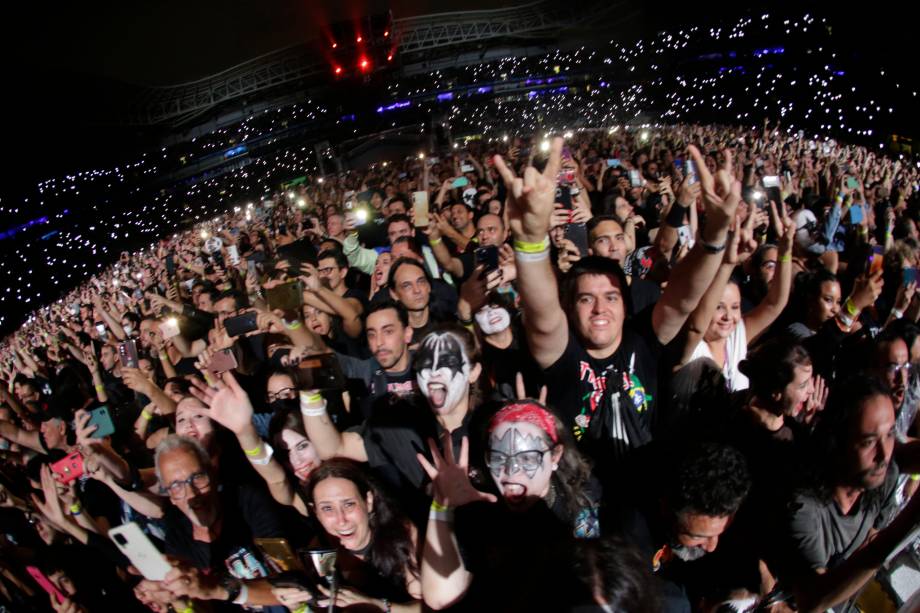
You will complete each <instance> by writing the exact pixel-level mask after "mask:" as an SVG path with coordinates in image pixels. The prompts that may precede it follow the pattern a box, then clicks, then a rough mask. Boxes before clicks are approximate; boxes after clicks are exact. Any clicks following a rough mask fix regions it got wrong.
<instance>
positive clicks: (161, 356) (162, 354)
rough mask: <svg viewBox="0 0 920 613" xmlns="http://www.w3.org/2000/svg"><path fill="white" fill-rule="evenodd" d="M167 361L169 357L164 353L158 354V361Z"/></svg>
mask: <svg viewBox="0 0 920 613" xmlns="http://www.w3.org/2000/svg"><path fill="white" fill-rule="evenodd" d="M168 359H169V355H168V354H167V353H166V352H165V351H161V352H160V361H163V360H168Z"/></svg>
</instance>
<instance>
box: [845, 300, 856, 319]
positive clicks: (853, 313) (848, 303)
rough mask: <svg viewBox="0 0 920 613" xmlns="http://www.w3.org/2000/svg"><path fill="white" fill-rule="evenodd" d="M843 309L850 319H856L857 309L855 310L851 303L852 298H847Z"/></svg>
mask: <svg viewBox="0 0 920 613" xmlns="http://www.w3.org/2000/svg"><path fill="white" fill-rule="evenodd" d="M843 306H844V308H846V310H847V313H849V314H850V317H856V316H857V315H859V309H857V308H856V305H855V304H854V303H853V299H852V298H847V301H846V302H845V303H844V305H843Z"/></svg>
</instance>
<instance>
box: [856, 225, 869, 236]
mask: <svg viewBox="0 0 920 613" xmlns="http://www.w3.org/2000/svg"><path fill="white" fill-rule="evenodd" d="M857 231H858V232H859V233H860V234H868V233H869V228H867V227H866V226H859V230H857Z"/></svg>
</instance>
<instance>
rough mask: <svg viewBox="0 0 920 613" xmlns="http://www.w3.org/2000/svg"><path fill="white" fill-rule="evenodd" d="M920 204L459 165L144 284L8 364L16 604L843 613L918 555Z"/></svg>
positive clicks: (819, 145) (129, 260)
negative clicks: (905, 558) (907, 553)
mask: <svg viewBox="0 0 920 613" xmlns="http://www.w3.org/2000/svg"><path fill="white" fill-rule="evenodd" d="M918 181H920V172H918V168H917V166H915V165H911V164H905V163H902V162H901V161H899V160H895V159H891V158H889V157H887V156H885V155H881V154H878V153H873V152H871V151H868V150H866V149H864V148H862V147H857V146H852V145H846V144H843V143H837V142H834V141H833V140H828V139H824V140H809V139H808V138H807V137H806V136H805V135H804V134H802V133H789V132H786V131H784V130H783V129H782V128H781V127H780V126H771V125H770V124H769V123H767V122H765V123H764V124H763V126H762V127H758V128H757V129H753V130H752V129H750V128H742V127H731V126H697V125H675V126H670V127H655V128H653V127H645V128H637V129H627V128H625V127H624V128H622V129H609V130H607V129H604V130H583V131H578V132H576V133H574V134H566V135H565V138H563V137H561V136H557V137H553V138H545V139H544V138H541V137H540V136H534V137H533V138H510V139H495V140H494V141H490V142H485V141H480V140H471V141H469V142H468V143H467V146H466V147H465V148H460V147H455V148H453V149H449V150H445V151H438V152H431V153H430V154H429V155H427V156H425V155H419V156H411V157H409V158H406V159H403V160H386V161H384V160H381V161H380V162H378V163H376V164H373V165H371V166H370V167H369V168H365V169H361V170H360V171H348V172H344V173H341V174H339V175H328V176H325V177H320V176H313V177H308V179H307V180H306V181H305V182H304V183H302V184H301V185H298V186H297V187H294V188H290V191H278V192H276V193H275V194H274V197H273V198H272V199H270V200H267V201H265V202H259V203H258V204H253V205H250V206H249V207H246V208H240V209H239V210H235V211H233V212H228V213H226V214H224V215H223V216H220V217H218V218H215V219H212V220H211V221H209V222H207V223H204V224H201V225H198V226H196V227H194V228H192V229H189V230H186V231H179V232H177V233H175V234H171V235H170V236H166V237H163V238H162V239H161V240H159V241H158V242H157V243H156V244H154V245H153V246H152V247H151V248H150V249H148V250H146V251H142V252H137V253H127V252H125V253H122V254H121V257H120V259H119V261H118V262H117V263H115V264H113V265H112V266H110V267H109V268H108V269H106V270H105V271H104V272H102V273H100V274H97V275H95V276H94V277H91V278H89V279H88V280H87V281H86V282H85V283H83V284H82V285H81V286H79V287H78V288H77V289H75V290H74V291H73V292H71V293H70V294H68V295H67V296H65V297H64V298H63V299H62V300H61V301H59V302H58V303H56V304H54V305H52V306H51V307H49V308H46V309H42V310H40V311H37V312H36V313H35V314H34V316H33V317H32V318H31V319H30V320H29V322H28V323H27V324H25V325H24V326H23V327H22V328H21V329H20V330H19V331H17V332H16V333H15V334H13V335H12V336H10V337H9V338H7V339H5V340H4V341H3V343H2V346H0V356H2V358H0V379H2V380H0V456H2V463H0V517H2V524H3V529H2V530H0V532H2V537H0V546H2V552H3V554H2V556H0V569H2V571H0V604H2V606H4V607H6V608H7V609H8V610H49V609H50V610H54V611H66V612H67V613H77V612H95V611H102V610H124V611H133V610H137V611H142V610H145V609H150V610H153V611H160V612H163V611H168V610H172V611H177V612H180V611H181V612H186V611H196V610H209V609H210V610H216V611H221V610H234V609H238V608H244V609H250V610H269V611H283V610H291V611H307V610H321V609H327V608H328V609H330V610H331V608H332V607H335V608H336V609H349V610H351V609H352V608H354V610H356V611H357V610H367V611H375V610H376V611H385V612H389V611H420V610H422V609H423V608H429V609H435V610H457V611H466V610H476V609H477V608H479V609H480V610H490V611H630V612H638V611H658V610H661V611H788V610H800V611H824V610H827V609H830V608H833V610H835V611H847V610H855V609H852V608H851V607H855V606H857V605H856V604H855V603H856V601H857V600H858V598H859V597H860V594H861V592H862V591H863V589H864V588H865V586H866V585H867V584H869V583H870V582H872V581H873V578H874V577H875V575H876V573H877V572H878V570H879V569H880V567H881V566H882V565H883V564H884V563H885V562H886V560H887V559H889V558H890V557H891V556H892V555H893V554H895V553H897V552H898V551H899V550H901V549H902V548H903V547H905V545H907V546H910V543H911V541H912V539H913V538H914V537H915V535H914V534H913V533H914V530H915V528H916V526H917V525H918V523H920V496H918V495H915V492H916V490H917V481H918V479H920V443H918V442H917V441H916V440H915V437H916V435H917V432H916V430H917V424H916V423H915V422H916V415H917V412H918V405H920V375H918V373H917V371H916V366H917V364H918V362H920V340H918V339H920V328H918V324H917V322H918V319H920V297H917V296H916V289H917V267H918V253H920V251H918V241H920V235H918V227H917V223H918V222H920V196H918Z"/></svg>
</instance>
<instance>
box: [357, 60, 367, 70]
mask: <svg viewBox="0 0 920 613" xmlns="http://www.w3.org/2000/svg"><path fill="white" fill-rule="evenodd" d="M369 64H370V62H368V61H367V58H366V57H362V58H361V62H360V64H358V65H359V66H361V70H367V67H368V65H369Z"/></svg>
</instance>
